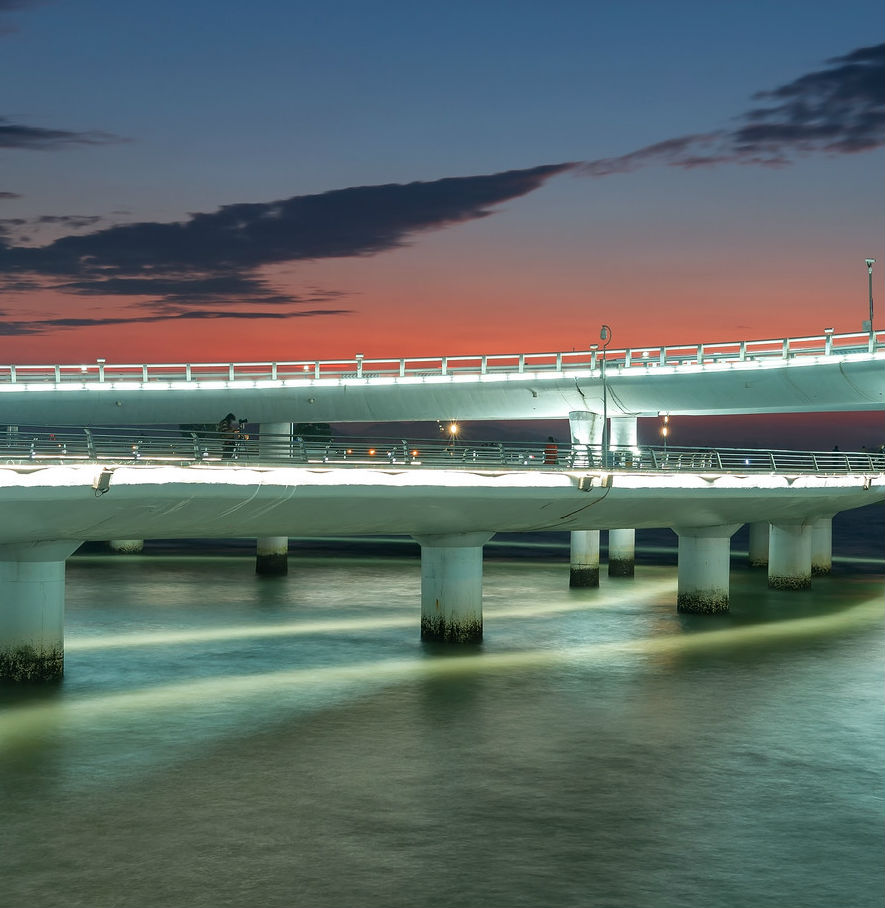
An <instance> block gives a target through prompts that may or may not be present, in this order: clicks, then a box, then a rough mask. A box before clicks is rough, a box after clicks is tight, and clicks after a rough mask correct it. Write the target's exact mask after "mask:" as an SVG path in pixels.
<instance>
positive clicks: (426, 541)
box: [415, 533, 494, 643]
mask: <svg viewBox="0 0 885 908" xmlns="http://www.w3.org/2000/svg"><path fill="white" fill-rule="evenodd" d="M493 535H494V534H493V533H453V534H448V535H440V536H436V535H432V536H416V537H415V540H416V541H417V542H418V543H419V544H420V545H421V639H422V640H438V641H444V642H446V643H473V642H476V641H478V640H482V547H483V546H484V545H485V543H487V542H488V541H489V539H491V538H492V536H493Z"/></svg>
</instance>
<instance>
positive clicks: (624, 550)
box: [608, 529, 636, 577]
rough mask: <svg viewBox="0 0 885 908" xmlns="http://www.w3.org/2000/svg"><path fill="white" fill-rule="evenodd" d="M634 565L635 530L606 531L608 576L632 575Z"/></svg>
mask: <svg viewBox="0 0 885 908" xmlns="http://www.w3.org/2000/svg"><path fill="white" fill-rule="evenodd" d="M635 565H636V530H634V529H629V530H609V531H608V576H609V577H632V576H633V573H634V569H635Z"/></svg>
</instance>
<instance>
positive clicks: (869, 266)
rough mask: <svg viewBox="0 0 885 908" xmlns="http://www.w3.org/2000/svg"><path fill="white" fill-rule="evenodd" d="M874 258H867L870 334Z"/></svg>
mask: <svg viewBox="0 0 885 908" xmlns="http://www.w3.org/2000/svg"><path fill="white" fill-rule="evenodd" d="M875 261H876V260H875V259H867V260H866V262H867V274H868V275H869V278H870V334H872V333H873V263H874V262H875Z"/></svg>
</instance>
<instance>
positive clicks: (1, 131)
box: [0, 117, 127, 151]
mask: <svg viewBox="0 0 885 908" xmlns="http://www.w3.org/2000/svg"><path fill="white" fill-rule="evenodd" d="M125 141H127V140H126V139H124V138H123V137H122V136H115V135H113V134H112V133H109V132H98V131H87V132H72V131H71V130H68V129H45V128H43V127H42V126H27V125H26V124H24V123H14V122H13V121H12V120H10V119H9V117H0V148H22V149H27V150H29V151H55V150H57V149H59V148H64V147H65V146H68V145H109V144H112V143H116V142H125Z"/></svg>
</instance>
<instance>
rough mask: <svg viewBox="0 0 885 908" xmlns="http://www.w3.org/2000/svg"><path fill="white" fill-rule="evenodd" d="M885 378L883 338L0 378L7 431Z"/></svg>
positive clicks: (560, 414) (850, 398)
mask: <svg viewBox="0 0 885 908" xmlns="http://www.w3.org/2000/svg"><path fill="white" fill-rule="evenodd" d="M883 366H885V332H875V333H870V334H833V333H825V334H823V335H820V336H814V337H797V338H779V339H776V340H762V341H746V340H744V341H734V342H728V343H705V344H693V345H687V346H678V345H675V346H667V347H642V348H633V349H611V350H602V349H598V348H597V349H593V348H592V347H591V348H589V349H586V350H577V351H575V350H573V351H570V352H559V353H515V354H482V355H458V356H438V357H411V358H401V359H368V358H365V357H363V356H361V355H359V354H358V355H356V356H355V357H353V358H350V359H343V360H322V361H320V360H311V361H307V360H295V361H291V362H266V363H259V362H245V363H157V364H147V363H128V364H127V363H117V364H115V363H110V362H107V361H105V360H102V359H100V360H98V361H97V362H95V363H85V364H68V365H59V364H55V365H0V424H12V425H19V424H28V425H53V424H59V423H63V424H66V425H97V426H105V425H175V424H182V423H199V422H216V421H217V420H218V419H219V418H220V416H221V415H223V414H224V413H227V412H229V411H230V412H235V413H240V414H247V415H248V417H249V419H250V421H252V422H256V423H281V422H289V423H293V422H329V423H340V422H398V421H404V422H420V421H425V420H434V419H438V418H443V419H449V418H456V419H461V420H500V419H567V418H568V417H569V414H570V413H592V414H597V415H598V414H602V412H603V409H606V410H607V413H608V415H609V416H611V417H614V418H626V419H632V420H634V421H635V419H636V418H637V417H647V416H658V415H659V414H660V413H668V414H672V415H723V414H725V415H727V414H741V413H784V412H793V413H812V412H819V413H823V412H840V411H843V410H881V409H885V382H883ZM634 424H635V423H634ZM581 440H585V439H581ZM624 443H629V442H628V441H626V440H625V441H624Z"/></svg>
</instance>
